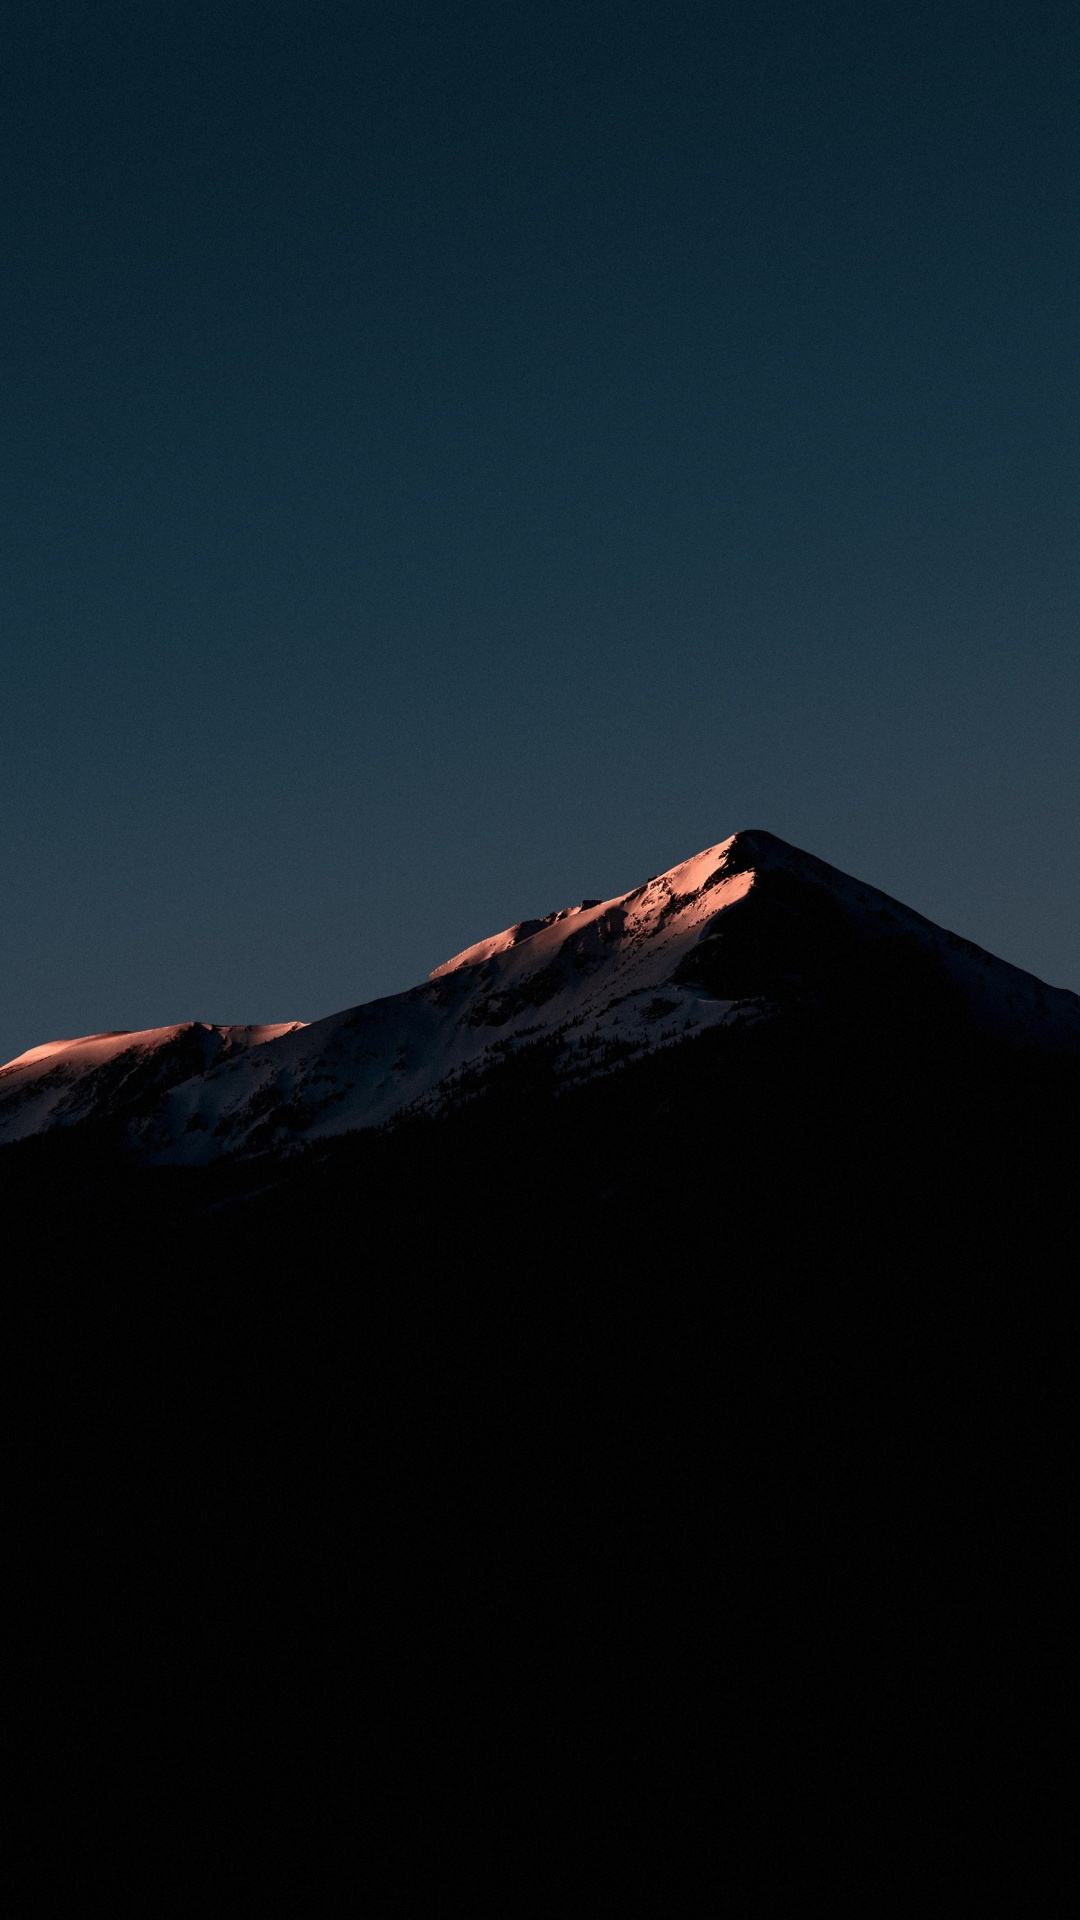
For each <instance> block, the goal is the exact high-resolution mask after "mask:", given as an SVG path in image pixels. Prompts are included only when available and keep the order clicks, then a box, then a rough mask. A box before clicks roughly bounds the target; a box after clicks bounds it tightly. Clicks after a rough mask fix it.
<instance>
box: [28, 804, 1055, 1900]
mask: <svg viewBox="0 0 1080 1920" xmlns="http://www.w3.org/2000/svg"><path fill="white" fill-rule="evenodd" d="M1078 1011H1080V1003H1078V1001H1077V998H1076V996H1075V995H1073V994H1070V993H1065V992H1061V991H1057V990H1054V989H1052V988H1049V987H1046V986H1044V985H1043V984H1042V983H1041V982H1039V981H1037V980H1035V979H1033V978H1032V977H1031V976H1030V975H1028V974H1025V973H1023V972H1021V971H1019V970H1018V969H1016V968H1014V967H1010V966H1007V965H1006V964H1005V963H1004V962H1002V961H1000V960H997V959H994V958H993V957H992V956H990V955H988V954H985V953H983V952H981V951H980V950H979V949H978V948H976V947H974V946H972V945H971V944H970V943H968V942H965V941H963V940H961V939H959V938H958V937H956V936H955V935H952V934H949V933H946V932H943V931H942V930H941V929H940V928H937V927H935V926H933V925H932V924H931V923H929V922H928V921H926V920H925V919H922V918H921V917H920V916H919V915H917V914H915V913H912V912H910V911H909V910H908V909H907V908H905V907H903V906H900V905H899V904H898V903H897V902H895V901H892V900H890V899H888V898H887V897H886V896H885V895H883V894H881V893H879V892H877V891H875V890H874V889H873V888H871V887H868V886H865V885H862V884H861V883H859V882H857V881H854V880H851V879H849V878H847V877H846V876H844V875H842V874H840V873H838V872H836V870H835V869H833V868H830V867H828V866H825V865H823V864H822V863H821V862H819V861H817V860H814V859H812V858H811V857H810V856H809V855H806V854H803V853H800V852H799V851H798V850H796V849H795V848H792V847H788V846H786V845H785V844H784V843H783V842H781V841H778V840H775V839H773V838H771V837H770V836H768V835H766V834H764V833H756V832H754V833H742V834H737V835H735V836H734V837H733V838H732V839H730V840H727V841H724V842H721V843H720V844H719V845H718V846H715V847H712V848H710V849H708V850H707V851H706V852H705V853H704V854H701V855H699V856H697V857H696V858H695V859H693V860H691V861H688V862H685V863H683V864H682V865H681V866H679V867H675V868H673V869H672V870H671V871H670V872H669V873H667V874H663V875H661V876H659V877H657V878H655V879H653V880H651V881H648V882H646V883H645V884H644V885H643V886H642V887H639V888H635V889H634V890H633V891H632V892H631V893H629V894H626V895H623V896H621V897H619V898H617V899H613V900H609V901H604V902H594V901H585V902H582V903H581V904H580V905H579V906H577V907H574V908H571V909H568V910H565V911H563V912H562V913H559V914H552V915H548V916H546V917H545V918H543V919H539V920H533V921H525V922H523V923H521V924H520V925H518V926H516V927H513V928H510V929H508V930H507V931H506V932H505V933H502V934H499V935H496V936H495V937H494V938H492V939H489V940H486V941H482V942H480V943H479V944H478V945H477V946H475V947H472V948H470V949H468V950H467V951H466V952H465V953H463V954H460V955H458V956H457V957H456V958H455V959H453V960H451V961H449V962H448V963H447V964H446V965H445V966H443V967H440V968H437V969H436V971H435V973H434V974H433V975H432V977H431V978H430V979H429V980H428V981H427V982H425V983H424V984H422V985H420V986H417V987H416V988H414V989H413V990H412V991H411V992H409V993H405V994H400V995H396V996H393V997H391V998H389V999H385V1000H381V1001H376V1002H374V1003H372V1004H370V1005H367V1006H362V1007H357V1008H354V1009H352V1010H351V1011H349V1012H346V1013H342V1014H337V1015H334V1016H332V1017H330V1018H328V1019H325V1020H321V1021H317V1022H314V1023H313V1024H311V1025H309V1026H302V1025H300V1024H299V1023H296V1024H294V1025H292V1026H284V1027H270V1028H267V1027H262V1028H247V1027H240V1028H236V1027H233V1028H226V1027H220V1028H215V1027H210V1026H202V1025H199V1024H197V1023H193V1024H190V1025H188V1026H184V1027H170V1028H165V1029H160V1030H157V1031H155V1032H152V1033H142V1034H126V1035H116V1034H112V1035H100V1036H94V1037H91V1038H90V1039H89V1040H85V1041H77V1042H60V1043H57V1044H56V1045H55V1046H54V1047H51V1048H42V1049H36V1050H35V1051H34V1052H33V1053H32V1054H30V1055H24V1056H23V1057H22V1059H21V1061H16V1062H13V1063H11V1065H10V1066H9V1067H8V1068H7V1069H5V1071H4V1074H3V1077H2V1078H0V1115H2V1116H3V1124H4V1128H5V1138H6V1140H7V1144H6V1145H4V1146H2V1147H0V1199H2V1206H3V1248H4V1255H5V1263H4V1271H5V1287H4V1293H3V1300H4V1307H5V1314H6V1319H5V1332H6V1334H7V1347H8V1352H9V1354H11V1355H12V1356H13V1359H14V1364H13V1366H12V1367H11V1369H10V1371H11V1373H12V1374H13V1375H14V1376H15V1379H16V1382H17V1386H18V1388H19V1394H18V1411H17V1413H16V1417H15V1419H14V1420H13V1422H12V1430H13V1441H12V1445H11V1449H10V1450H11V1453H12V1457H13V1459H14V1460H15V1461H16V1462H17V1463H18V1474H17V1477H18V1478H19V1480H20V1481H21V1483H22V1484H23V1485H24V1486H25V1489H26V1496H27V1497H26V1500H25V1507H26V1519H25V1525H24V1528H23V1532H22V1534H21V1535H20V1536H19V1538H17V1539H16V1538H14V1537H13V1535H12V1530H11V1528H10V1527H9V1532H8V1549H9V1556H8V1557H9V1559H10V1561H11V1563H12V1565H13V1566H14V1567H16V1568H17V1569H18V1578H17V1580H16V1581H15V1582H14V1587H15V1589H16V1590H17V1591H18V1592H19V1593H20V1594H22V1595H23V1596H24V1597H25V1600H26V1603H27V1611H28V1613H29V1614H30V1616H31V1620H32V1628H33V1631H32V1632H30V1633H28V1634H27V1635H26V1636H25V1637H23V1636H19V1637H17V1638H16V1637H14V1636H13V1644H16V1645H17V1646H18V1648H19V1653H20V1661H21V1664H22V1666H23V1667H24V1669H25V1670H26V1671H28V1672H29V1673H30V1674H32V1676H33V1690H32V1705H31V1712H30V1715H29V1717H28V1721H27V1725H26V1728H25V1732H24V1733H23V1734H22V1735H17V1736H16V1737H17V1741H18V1746H19V1752H20V1755H21V1756H22V1758H21V1765H22V1767H23V1769H24V1770H27V1769H34V1768H38V1769H39V1770H43V1771H45V1772H46V1773H47V1775H48V1779H49V1787H50V1795H49V1799H48V1804H49V1805H50V1806H54V1805H66V1806H71V1807H73V1808H76V1809H77V1810H78V1813H79V1818H80V1819H81V1820H82V1821H83V1822H84V1823H85V1826H86V1830H87V1832H88V1834H89V1835H90V1836H91V1844H93V1843H94V1842H95V1841H96V1839H97V1836H98V1835H99V1834H100V1833H102V1832H106V1833H111V1832H113V1831H117V1832H118V1833H119V1835H120V1837H119V1839H118V1840H117V1843H116V1849H115V1854H114V1856H113V1857H112V1858H111V1859H110V1863H109V1877H108V1881H107V1885H108V1889H109V1897H110V1899H112V1902H113V1904H115V1898H113V1896H114V1894H115V1891H116V1889H117V1888H120V1889H121V1894H120V1898H121V1904H123V1890H124V1889H126V1887H127V1886H128V1885H129V1884H131V1883H132V1882H131V1875H132V1873H133V1872H137V1866H138V1858H139V1850H140V1848H141V1846H142V1845H143V1836H144V1835H145V1834H146V1833H147V1832H149V1831H151V1830H152V1828H153V1825H154V1822H155V1819H159V1818H160V1817H161V1812H162V1809H165V1811H166V1814H167V1817H168V1818H169V1820H170V1821H171V1822H172V1826H171V1831H172V1832H173V1833H175V1832H176V1821H177V1818H178V1817H180V1818H181V1819H182V1823H183V1834H184V1839H183V1841H182V1842H181V1844H180V1845H179V1846H177V1847H175V1848H173V1849H172V1850H171V1851H170V1854H169V1866H168V1876H169V1880H168V1885H167V1886H166V1887H165V1892H164V1896H163V1897H164V1898H165V1901H166V1904H168V1902H169V1900H170V1899H172V1901H173V1904H174V1905H176V1904H177V1903H179V1904H178V1910H181V1909H182V1910H183V1911H185V1912H186V1911H187V1910H188V1908H189V1907H191V1908H192V1909H194V1908H195V1907H197V1906H198V1905H199V1899H200V1898H202V1896H201V1894H200V1895H199V1896H198V1897H192V1898H187V1896H186V1882H185V1880H184V1877H183V1876H184V1874H185V1872H186V1871H187V1870H188V1864H189V1862H192V1861H194V1862H195V1864H196V1866H197V1865H198V1862H199V1861H200V1860H201V1859H202V1858H203V1857H204V1856H205V1858H207V1859H209V1858H212V1857H216V1856H215V1845H216V1846H217V1847H220V1846H221V1844H222V1841H223V1837H224V1843H225V1844H226V1845H227V1846H231V1847H232V1848H233V1851H234V1854H235V1856H236V1857H237V1858H241V1856H243V1859H244V1862H246V1860H248V1859H250V1860H254V1861H256V1862H257V1863H258V1864H259V1866H260V1870H262V1869H266V1868H267V1867H269V1870H270V1871H272V1872H273V1873H274V1874H275V1876H277V1877H278V1879H279V1880H283V1879H286V1878H288V1877H289V1875H290V1872H291V1873H292V1874H293V1875H294V1876H295V1874H296V1873H297V1872H299V1875H300V1879H301V1884H302V1885H303V1886H304V1888H305V1894H304V1898H305V1900H306V1903H307V1905H311V1904H312V1889H314V1890H315V1891H314V1904H315V1905H316V1906H317V1907H320V1908H321V1907H326V1906H329V1907H331V1908H333V1909H334V1910H336V1908H337V1907H338V1906H341V1907H345V1906H347V1907H348V1909H349V1910H350V1911H351V1910H353V1908H356V1909H358V1910H361V1911H364V1912H369V1911H370V1912H373V1913H378V1914H384V1913H385V1914H387V1915H392V1916H398V1915H401V1916H402V1920H410V1917H411V1916H413V1915H426V1914H429V1913H433V1912H434V1913H438V1912H440V1911H441V1910H442V1909H443V1908H444V1907H445V1906H446V1905H447V1893H448V1889H450V1890H451V1897H453V1896H454V1895H456V1894H457V1893H458V1892H459V1890H460V1893H461V1896H462V1897H461V1898H460V1899H459V1901H458V1904H464V1905H465V1906H466V1908H467V1909H468V1911H469V1912H477V1913H481V1914H487V1913H493V1914H502V1913H512V1914H518V1913H521V1914H523V1915H526V1916H528V1917H529V1920H532V1917H533V1916H535V1920H548V1916H550V1915H552V1914H563V1913H567V1914H577V1913H585V1914H593V1913H605V1912H607V1911H608V1910H609V1909H611V1908H612V1907H615V1908H617V1909H618V1910H619V1911H622V1910H623V1909H625V1910H626V1911H628V1912H630V1913H637V1912H648V1913H652V1912H656V1913H664V1914H666V1913H669V1912H671V1911H679V1912H682V1911H686V1912H688V1913H695V1914H696V1913H698V1912H712V1911H714V1910H715V1909H716V1908H717V1907H718V1906H719V1907H725V1908H726V1907H728V1906H733V1907H734V1908H735V1910H736V1911H738V1912H740V1913H741V1912H743V1911H745V1912H746V1913H748V1914H754V1915H756V1914H763V1915H771V1914H774V1913H786V1912H788V1911H794V1912H796V1913H802V1912H807V1913H811V1914H817V1913H819V1912H820V1913H829V1914H831V1913H834V1912H835V1913H845V1914H846V1913H848V1912H852V1913H863V1912H870V1913H873V1914H878V1913H883V1914H886V1915H889V1916H893V1915H895V1916H897V1920H900V1916H907V1915H909V1914H912V1913H921V1912H923V1911H924V1910H926V1909H928V1908H932V1907H933V1906H934V1905H935V1904H936V1905H939V1906H940V1905H941V1904H942V1902H943V1901H944V1902H945V1904H946V1905H947V1906H948V1907H949V1909H950V1910H952V1909H955V1910H956V1911H958V1912H967V1911H968V1910H969V1909H972V1910H974V1909H975V1908H978V1909H979V1910H981V1908H982V1907H983V1906H984V1905H993V1904H998V1905H1002V1904H1005V1905H1006V1906H1008V1907H1010V1908H1011V1907H1015V1908H1017V1909H1018V1910H1027V1908H1028V1907H1029V1906H1031V1904H1032V1888H1033V1887H1034V1888H1035V1890H1036V1904H1041V1906H1042V1907H1044V1908H1046V1909H1047V1910H1048V1911H1054V1910H1056V1907H1055V1902H1057V1903H1058V1904H1060V1899H1059V1889H1060V1885H1061V1884H1062V1880H1063V1873H1064V1872H1065V1871H1067V1867H1066V1863H1065V1862H1064V1861H1062V1860H1061V1859H1060V1858H1058V1857H1057V1856H1056V1854H1055V1850H1054V1849H1055V1837H1056V1833H1057V1832H1058V1831H1060V1832H1065V1831H1067V1830H1068V1827H1067V1819H1066V1817H1065V1809H1064V1805H1063V1802H1062V1798H1061V1796H1062V1794H1063V1791H1064V1790H1063V1787H1062V1785H1061V1781H1060V1779H1059V1778H1058V1775H1057V1772H1056V1769H1055V1770H1052V1769H1051V1768H1050V1767H1049V1766H1048V1762H1047V1755H1052V1754H1055V1753H1056V1751H1057V1748H1058V1745H1059V1744H1060V1733H1061V1726H1060V1720H1061V1712H1062V1708H1061V1700H1062V1693H1063V1685H1062V1675H1063V1673H1064V1671H1065V1670H1066V1663H1067V1661H1068V1660H1069V1658H1070V1648H1071V1641H1072V1638H1073V1622H1072V1614H1073V1611H1074V1608H1073V1606H1072V1604H1071V1591H1070V1590H1071V1565H1070V1562H1071V1559H1072V1555H1073V1552H1074V1545H1073V1539H1072V1534H1071V1531H1070V1527H1069V1524H1068V1519H1067V1516H1068V1515H1069V1514H1070V1513H1071V1511H1072V1510H1073V1506H1074V1491H1073V1488H1072V1486H1071V1476H1072V1458H1073V1453H1074V1447H1075V1415H1074V1407H1075V1384H1074V1379H1073V1371H1074V1359H1073V1356H1074V1354H1075V1272H1076V1261H1077V1245H1076V1239H1077V1235H1076V1206H1075V1189H1076V1167H1075V1141H1076V1138H1077V1117H1078V1107H1080V1101H1078V1080H1080V1076H1078V1073H1077V1042H1076V1035H1077V1019H1078ZM387 1123H389V1124H387ZM28 1647H34V1648H36V1649H37V1650H36V1651H34V1652H33V1653H32V1654H31V1653H27V1651H26V1649H27V1648H28ZM87 1756H90V1757H91V1759H92V1764H90V1765H88V1764H87ZM57 1771H59V1773H60V1779H59V1782H57V1781H56V1779H55V1778H54V1777H53V1776H54V1775H55V1774H56V1773H57ZM118 1780H119V1781H120V1782H121V1783H122V1785H121V1788H120V1789H119V1790H118V1789H117V1786H116V1782H117V1781H118ZM1033 1789H1034V1793H1035V1795H1036V1796H1037V1797H1038V1799H1039V1801H1040V1804H1042V1805H1045V1806H1046V1807H1047V1808H1049V1809H1051V1812H1050V1813H1049V1815H1048V1817H1047V1822H1046V1830H1045V1831H1044V1834H1043V1836H1042V1837H1041V1843H1040V1846H1039V1848H1038V1850H1037V1855H1036V1856H1034V1857H1033V1856H1029V1855H1025V1854H1024V1853H1022V1852H1019V1853H1018V1852H1017V1850H1016V1840H1015V1835H1016V1810H1017V1808H1018V1807H1019V1806H1021V1805H1023V1804H1024V1803H1025V1801H1030V1799H1031V1798H1032V1797H1033ZM1055 1795H1057V1796H1058V1797H1057V1799H1055ZM118 1806H119V1807H120V1808H121V1809H122V1817H120V1818H119V1819H118V1815H117V1807H118ZM190 1835H196V1836H198V1846H196V1847H194V1848H192V1847H191V1846H190V1845H189V1844H188V1836H190ZM343 1835H344V1836H345V1837H346V1843H345V1844H344V1845H343V1841H342V1836H343ZM343 1853H344V1854H347V1855H348V1860H349V1861H350V1862H352V1861H355V1862H356V1866H355V1884H351V1885H350V1886H349V1887H348V1888H347V1890H346V1897H345V1899H344V1900H342V1899H339V1898H338V1897H337V1893H338V1890H337V1887H336V1886H335V1887H333V1888H331V1887H330V1886H329V1884H328V1883H327V1881H326V1880H325V1879H324V1877H323V1874H324V1862H325V1861H326V1860H327V1859H330V1858H340V1857H341V1855H342V1854H343ZM53 1858H54V1853H53V1849H52V1843H51V1839H50V1838H49V1836H46V1841H45V1843H44V1844H43V1845H42V1847H41V1849H40V1853H39V1856H38V1862H37V1867H36V1871H39V1873H45V1872H47V1871H48V1868H49V1864H50V1862H52V1861H53ZM349 1871H353V1869H352V1868H351V1867H350V1869H349ZM374 1876H379V1877H378V1878H377V1880H376V1882H375V1884H374V1885H373V1877H374ZM233 1883H235V1885H236V1886H237V1887H238V1888H240V1902H241V1904H243V1899H244V1889H245V1888H246V1887H247V1886H248V1884H249V1882H248V1877H247V1865H246V1863H245V1864H242V1865H241V1866H240V1867H238V1869H237V1871H236V1873H235V1875H234V1876H233V1878H232V1879H231V1880H230V1882H229V1884H233ZM84 1885H85V1881H84V1879H83V1878H82V1877H78V1889H79V1891H78V1892H77V1894H76V1898H78V1897H80V1896H81V1892H82V1889H83V1888H84ZM161 1885H164V1883H160V1884H159V1883H155V1886H156V1888H157V1891H155V1893H154V1895H153V1898H154V1899H156V1900H157V1904H158V1905H160V1904H161V1898H160V1897H159V1894H160V1889H161ZM673 1885H676V1886H677V1887H678V1892H677V1893H675V1894H673V1891H672V1888H673ZM684 1887H685V1889H686V1891H685V1893H684V1891H683V1889H684ZM64 1893H65V1895H67V1897H66V1898H61V1899H60V1900H59V1901H58V1902H56V1903H54V1904H57V1905H58V1906H59V1908H61V1909H62V1910H66V1909H67V1907H69V1906H71V1904H72V1900H71V1897H70V1891H69V1888H68V1887H65V1889H64ZM174 1896H175V1897H174ZM143 1904H145V1902H144V1903H143ZM202 1904H203V1905H205V1904H206V1902H205V1899H204V1898H203V1899H202Z"/></svg>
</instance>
